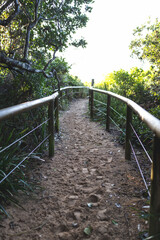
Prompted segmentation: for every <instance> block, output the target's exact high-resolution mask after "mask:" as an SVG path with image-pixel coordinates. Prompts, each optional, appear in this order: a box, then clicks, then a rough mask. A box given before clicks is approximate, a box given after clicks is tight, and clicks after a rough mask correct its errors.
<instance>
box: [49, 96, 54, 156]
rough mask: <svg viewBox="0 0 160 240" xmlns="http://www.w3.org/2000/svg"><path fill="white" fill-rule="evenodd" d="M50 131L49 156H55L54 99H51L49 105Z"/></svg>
mask: <svg viewBox="0 0 160 240" xmlns="http://www.w3.org/2000/svg"><path fill="white" fill-rule="evenodd" d="M48 118H49V122H48V132H49V134H50V136H49V157H53V156H54V101H53V100H52V101H50V102H49V105H48Z"/></svg>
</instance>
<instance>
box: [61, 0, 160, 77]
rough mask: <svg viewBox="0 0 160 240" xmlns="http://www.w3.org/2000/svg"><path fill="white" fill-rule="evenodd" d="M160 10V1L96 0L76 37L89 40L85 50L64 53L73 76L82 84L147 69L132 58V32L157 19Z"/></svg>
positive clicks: (71, 49) (70, 50) (70, 49)
mask: <svg viewBox="0 0 160 240" xmlns="http://www.w3.org/2000/svg"><path fill="white" fill-rule="evenodd" d="M159 9H160V1H159V0H152V1H150V0H134V1H133V0H132V1H128V0H121V1H119V0H112V1H111V0H95V3H94V4H93V11H92V13H91V14H90V16H89V19H90V20H89V22H88V24H87V27H86V28H85V29H81V30H79V31H78V33H77V35H76V37H77V38H78V37H81V36H84V38H85V39H86V40H87V42H88V45H87V47H86V49H82V48H79V49H76V48H75V47H69V48H68V49H67V50H66V51H65V52H64V53H63V54H62V56H63V57H65V58H66V60H67V61H68V62H69V64H71V65H72V69H71V74H72V75H76V76H78V77H79V78H80V79H81V80H82V81H83V82H85V81H88V82H90V81H91V79H92V78H94V79H95V81H96V82H98V81H101V80H103V79H104V76H105V75H107V74H108V73H110V72H112V71H114V70H119V69H121V68H123V69H125V70H129V69H130V68H132V67H135V66H137V67H142V68H143V67H146V65H145V64H144V63H142V62H140V61H139V60H137V59H133V58H131V57H130V55H131V52H130V50H129V44H130V42H131V40H132V39H133V35H132V33H133V29H135V28H136V27H137V26H140V25H142V24H144V23H145V22H146V21H147V20H148V18H149V17H151V19H153V20H154V19H156V18H158V17H159ZM147 66H148V65H147Z"/></svg>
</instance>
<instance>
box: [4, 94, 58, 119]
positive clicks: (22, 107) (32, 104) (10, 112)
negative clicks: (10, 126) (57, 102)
mask: <svg viewBox="0 0 160 240" xmlns="http://www.w3.org/2000/svg"><path fill="white" fill-rule="evenodd" d="M56 97H58V92H56V93H54V94H52V95H51V96H48V97H44V98H40V99H37V100H33V101H28V102H25V103H20V104H18V105H15V106H13V107H8V108H4V109H2V110H0V120H4V119H7V118H9V117H11V116H14V115H16V114H18V113H22V112H25V111H28V110H30V109H33V108H36V107H39V106H42V105H43V104H46V103H49V102H50V101H52V100H54V99H55V98H56Z"/></svg>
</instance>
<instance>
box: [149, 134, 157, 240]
mask: <svg viewBox="0 0 160 240" xmlns="http://www.w3.org/2000/svg"><path fill="white" fill-rule="evenodd" d="M149 236H155V237H154V238H153V239H154V240H159V239H160V138H159V137H157V136H155V137H154V145H153V164H152V171H151V201H150V220H149Z"/></svg>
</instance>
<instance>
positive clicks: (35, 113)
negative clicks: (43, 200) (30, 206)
mask: <svg viewBox="0 0 160 240" xmlns="http://www.w3.org/2000/svg"><path fill="white" fill-rule="evenodd" d="M92 3H93V0H77V1H74V0H66V1H62V0H56V1H55V0H47V1H44V0H34V1H31V0H24V1H21V0H20V1H17V0H7V1H6V0H2V1H1V3H0V108H1V109H2V108H5V107H9V106H11V105H16V104H18V103H22V102H26V101H29V100H33V99H38V98H42V97H45V96H48V95H50V94H52V93H53V92H54V91H55V89H58V90H59V89H60V87H64V86H66V85H67V86H68V85H82V82H81V81H80V80H79V79H78V77H74V76H71V75H70V74H69V70H70V66H69V65H68V63H67V62H66V61H65V59H63V58H58V57H56V54H57V52H62V51H63V50H64V49H66V48H67V47H68V46H69V45H73V46H75V47H85V46H86V41H85V40H84V39H83V38H82V39H78V40H77V39H74V34H75V33H76V30H77V29H79V28H83V27H85V26H86V24H87V21H88V13H90V12H91V10H92V8H91V4H92ZM46 119H47V108H44V107H42V108H37V109H33V110H31V111H29V112H27V113H23V114H20V115H18V116H15V117H13V118H11V119H8V120H7V121H2V122H1V123H0V142H1V146H0V151H1V150H2V149H3V148H5V147H6V146H7V145H9V144H11V143H12V142H13V141H15V140H16V139H17V138H21V137H22V136H23V135H25V134H26V133H28V132H29V131H32V129H34V128H36V127H37V126H38V125H39V124H41V123H42V122H44V121H46ZM47 132H48V131H47V124H43V125H42V126H41V127H40V128H38V129H36V131H35V132H32V134H30V135H28V136H27V137H25V138H24V139H22V140H19V141H18V142H17V143H16V144H15V145H13V146H12V147H11V148H8V149H7V150H5V151H4V152H0V181H1V179H3V178H4V177H5V175H6V174H8V173H9V172H10V170H12V169H13V168H14V167H15V166H17V164H18V163H19V162H20V161H22V160H23V159H24V158H25V157H26V156H27V154H28V153H29V152H31V151H32V150H33V149H34V148H36V146H37V145H38V144H39V143H40V142H41V141H42V140H43V139H44V138H45V137H46V136H47ZM37 151H38V150H36V155H37V154H38V153H37ZM45 151H46V143H45V144H43V145H41V147H40V152H42V154H43V153H44V152H45ZM32 155H33V154H32ZM32 155H30V157H29V158H31V157H32ZM29 158H27V159H26V161H25V162H23V164H22V166H19V167H18V168H17V169H16V170H15V171H14V172H13V173H12V174H11V175H10V176H9V177H7V179H6V180H5V181H3V182H2V183H1V184H0V202H1V205H0V212H1V213H5V214H8V213H7V212H6V210H5V204H6V203H8V202H10V201H11V202H14V203H17V200H16V199H15V195H16V194H17V193H19V192H21V193H22V192H27V193H28V190H31V183H30V180H29V178H27V174H26V172H27V171H26V169H27V166H28V162H27V161H28V159H29ZM36 159H37V158H36ZM28 181H29V182H28ZM27 189H28V190H27Z"/></svg>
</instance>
